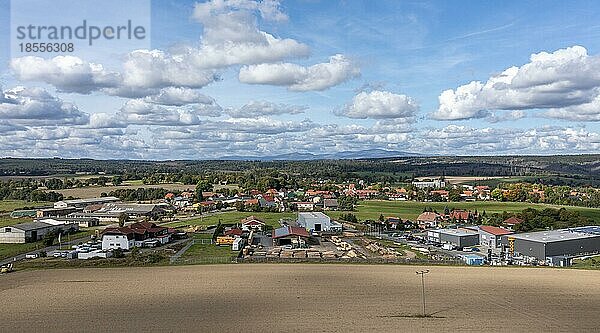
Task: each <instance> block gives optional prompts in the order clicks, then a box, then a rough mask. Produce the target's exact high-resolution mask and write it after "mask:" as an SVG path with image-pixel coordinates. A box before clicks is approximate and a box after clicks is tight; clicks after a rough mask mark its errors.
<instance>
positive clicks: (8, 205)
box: [0, 200, 52, 213]
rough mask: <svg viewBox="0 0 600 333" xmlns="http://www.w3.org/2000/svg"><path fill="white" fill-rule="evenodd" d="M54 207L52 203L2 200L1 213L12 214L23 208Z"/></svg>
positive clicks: (0, 202) (0, 201) (0, 204)
mask: <svg viewBox="0 0 600 333" xmlns="http://www.w3.org/2000/svg"><path fill="white" fill-rule="evenodd" d="M48 205H52V203H51V202H45V201H41V202H33V201H25V200H0V213H10V212H12V211H13V210H15V209H21V208H23V207H41V206H48Z"/></svg>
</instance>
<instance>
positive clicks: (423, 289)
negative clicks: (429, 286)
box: [417, 269, 429, 317]
mask: <svg viewBox="0 0 600 333" xmlns="http://www.w3.org/2000/svg"><path fill="white" fill-rule="evenodd" d="M427 273H429V270H428V269H426V270H424V271H418V272H417V274H418V275H421V288H422V289H421V290H422V296H423V297H422V300H423V317H425V278H424V276H425V274H427Z"/></svg>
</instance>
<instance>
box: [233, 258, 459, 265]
mask: <svg viewBox="0 0 600 333" xmlns="http://www.w3.org/2000/svg"><path fill="white" fill-rule="evenodd" d="M234 261H235V262H236V263H323V264H326V263H341V264H404V265H454V266H463V265H465V263H464V262H463V261H462V260H458V259H446V260H428V259H404V258H395V259H391V258H367V259H362V258H280V257H248V258H236V259H235V260H234Z"/></svg>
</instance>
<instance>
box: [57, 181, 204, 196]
mask: <svg viewBox="0 0 600 333" xmlns="http://www.w3.org/2000/svg"><path fill="white" fill-rule="evenodd" d="M138 188H164V189H166V190H173V191H175V190H176V191H185V190H191V191H193V190H195V188H196V185H184V184H156V185H120V186H89V187H81V188H68V189H64V190H55V192H58V193H61V194H62V195H63V196H64V197H65V198H67V197H69V196H72V197H73V198H82V199H83V198H95V197H99V196H100V194H101V193H109V192H110V191H114V190H118V189H134V190H135V189H138Z"/></svg>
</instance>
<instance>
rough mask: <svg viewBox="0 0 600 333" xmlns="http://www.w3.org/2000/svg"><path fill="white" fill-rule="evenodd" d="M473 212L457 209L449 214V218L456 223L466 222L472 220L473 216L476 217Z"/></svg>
mask: <svg viewBox="0 0 600 333" xmlns="http://www.w3.org/2000/svg"><path fill="white" fill-rule="evenodd" d="M475 217H477V216H475V215H474V214H473V213H471V212H470V211H466V210H459V209H455V210H453V211H452V212H450V214H449V215H448V218H449V219H450V220H452V221H454V222H456V223H466V222H469V221H471V219H472V218H475Z"/></svg>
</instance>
